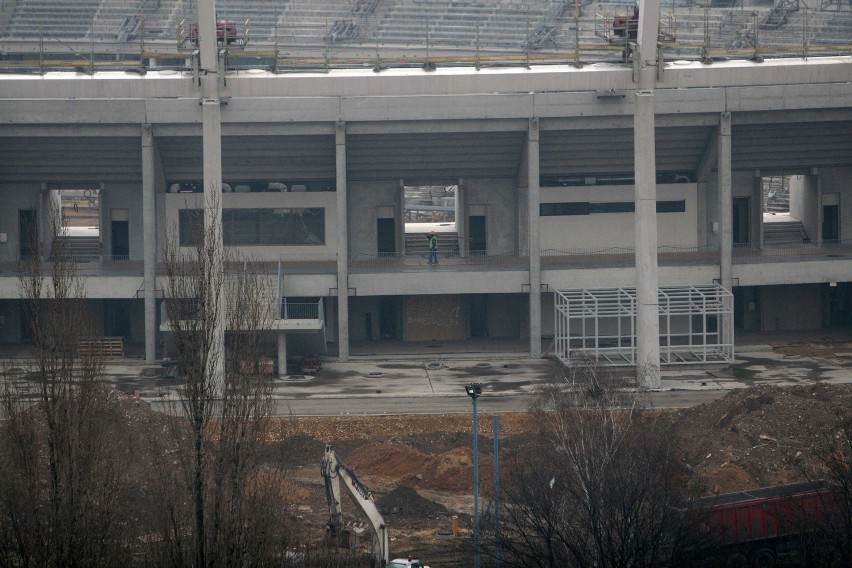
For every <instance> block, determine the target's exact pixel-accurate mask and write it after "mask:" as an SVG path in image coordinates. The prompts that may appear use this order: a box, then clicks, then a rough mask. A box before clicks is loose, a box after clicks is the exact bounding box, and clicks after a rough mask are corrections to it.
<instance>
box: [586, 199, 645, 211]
mask: <svg viewBox="0 0 852 568" xmlns="http://www.w3.org/2000/svg"><path fill="white" fill-rule="evenodd" d="M635 208H636V206H635V204H634V203H633V202H632V201H608V202H606V203H592V204H591V207H590V209H591V211H592V213H633V211H634V209H635Z"/></svg>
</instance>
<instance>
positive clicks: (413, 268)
mask: <svg viewBox="0 0 852 568" xmlns="http://www.w3.org/2000/svg"><path fill="white" fill-rule="evenodd" d="M436 256H437V263H436V264H430V263H429V252H428V251H418V252H407V253H406V252H389V253H378V254H358V255H355V256H353V257H352V258H351V259H350V261H349V268H350V269H351V270H352V271H354V272H371V271H378V272H382V271H389V272H390V271H393V272H417V271H421V270H426V269H435V270H441V269H443V270H464V269H466V268H470V267H486V266H502V267H506V268H509V269H511V268H521V269H523V268H524V267H526V266H527V259H526V258H524V256H523V255H521V254H519V253H518V251H514V250H513V251H501V252H497V251H494V252H492V251H488V252H486V251H475V252H471V253H469V254H467V255H464V256H462V255H461V254H459V252H458V251H445V252H442V251H440V250H439V251H438V252H437V254H436Z"/></svg>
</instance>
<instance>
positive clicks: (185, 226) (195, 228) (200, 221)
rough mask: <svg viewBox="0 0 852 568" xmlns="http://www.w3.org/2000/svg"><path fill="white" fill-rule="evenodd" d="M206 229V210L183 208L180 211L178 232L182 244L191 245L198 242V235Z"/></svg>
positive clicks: (183, 245) (184, 245)
mask: <svg viewBox="0 0 852 568" xmlns="http://www.w3.org/2000/svg"><path fill="white" fill-rule="evenodd" d="M203 230H204V211H203V210H201V209H181V210H180V211H178V233H179V240H180V246H182V247H191V246H195V244H196V243H197V242H198V236H199V235H200V234H201V232H202V231H203Z"/></svg>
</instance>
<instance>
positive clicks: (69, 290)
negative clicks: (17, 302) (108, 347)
mask: <svg viewBox="0 0 852 568" xmlns="http://www.w3.org/2000/svg"><path fill="white" fill-rule="evenodd" d="M50 222H51V231H50V233H49V234H50V236H51V238H52V241H53V242H52V243H51V245H52V246H51V251H52V252H51V254H52V262H51V263H49V264H47V263H44V262H42V260H41V257H40V255H38V254H35V255H32V256H31V258H29V259H25V260H24V261H22V275H21V277H20V278H19V290H20V296H21V301H22V302H23V304H24V313H25V318H26V321H25V325H26V326H28V328H29V331H30V336H31V337H32V349H33V358H32V360H31V361H30V362H28V363H27V364H25V365H24V368H23V369H19V371H21V372H23V373H25V375H24V379H23V380H18V381H13V380H10V379H11V377H13V376H15V375H12V374H9V373H7V374H6V379H7V380H6V381H5V383H4V390H3V393H2V399H1V400H2V408H3V412H4V415H5V418H6V422H5V424H4V427H3V428H2V431H0V519H2V525H0V526H1V527H2V529H1V530H0V565H5V566H78V565H103V566H108V565H118V564H122V563H125V562H126V561H127V560H128V554H127V550H126V547H125V546H124V544H125V541H126V534H127V533H126V528H127V523H126V522H125V520H126V519H125V518H124V517H123V515H124V513H125V509H124V508H123V502H124V500H125V499H126V498H127V497H128V495H129V494H130V492H131V487H130V483H129V480H128V478H127V475H126V472H125V469H124V468H123V466H122V463H121V461H122V460H123V459H126V458H127V457H128V452H129V451H131V450H130V448H131V447H132V440H131V439H130V437H129V432H128V431H127V430H125V429H121V428H108V427H106V426H107V424H109V421H110V420H113V419H115V418H116V416H115V414H114V413H112V412H111V411H110V409H111V408H112V403H111V402H110V393H111V391H110V389H109V388H108V387H106V386H105V385H103V384H102V383H101V382H100V378H101V375H102V371H103V359H102V357H101V354H100V352H99V350H98V349H97V348H92V346H91V345H90V346H89V348H86V347H85V345H84V343H85V342H87V341H89V338H91V337H93V336H94V335H95V333H94V329H95V327H94V326H93V324H92V321H91V318H90V317H89V313H88V310H87V308H86V299H85V298H86V296H85V286H84V282H83V280H82V279H81V278H80V277H79V275H78V273H77V270H76V267H75V264H74V261H73V259H72V258H70V257H69V255H68V254H67V251H66V250H65V249H64V247H63V240H62V239H61V238H60V237H61V236H62V230H61V225H60V219H59V216H58V212H57V214H56V215H54V216H52V217H51V219H50ZM29 237H30V238H32V239H33V240H35V237H34V236H29ZM24 238H27V236H24ZM31 249H32V250H34V251H35V250H38V246H37V243H35V242H34V243H33V245H32V247H31Z"/></svg>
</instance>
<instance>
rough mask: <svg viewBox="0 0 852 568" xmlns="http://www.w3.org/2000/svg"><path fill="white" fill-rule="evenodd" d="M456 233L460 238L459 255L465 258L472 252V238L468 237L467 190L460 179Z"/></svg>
mask: <svg viewBox="0 0 852 568" xmlns="http://www.w3.org/2000/svg"><path fill="white" fill-rule="evenodd" d="M455 215H456V232H458V236H459V255H460V256H461V257H462V258H464V257H466V256H467V255H468V251H469V250H470V238H469V236H468V231H469V228H468V209H467V190H466V188H465V186H464V180H463V179H459V184H458V187H457V188H456V211H455Z"/></svg>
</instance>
